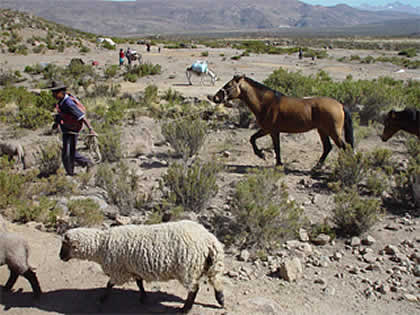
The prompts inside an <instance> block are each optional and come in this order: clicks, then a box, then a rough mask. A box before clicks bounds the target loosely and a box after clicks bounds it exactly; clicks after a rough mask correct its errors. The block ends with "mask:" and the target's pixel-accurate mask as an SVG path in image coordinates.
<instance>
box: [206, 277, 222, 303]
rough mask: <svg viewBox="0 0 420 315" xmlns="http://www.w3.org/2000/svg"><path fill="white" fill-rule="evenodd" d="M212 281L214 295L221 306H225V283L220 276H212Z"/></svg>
mask: <svg viewBox="0 0 420 315" xmlns="http://www.w3.org/2000/svg"><path fill="white" fill-rule="evenodd" d="M209 280H210V283H211V284H212V285H213V288H214V296H215V297H216V300H217V302H218V303H219V304H220V306H221V307H224V306H225V296H224V294H223V283H222V281H221V280H220V278H219V277H210V278H209Z"/></svg>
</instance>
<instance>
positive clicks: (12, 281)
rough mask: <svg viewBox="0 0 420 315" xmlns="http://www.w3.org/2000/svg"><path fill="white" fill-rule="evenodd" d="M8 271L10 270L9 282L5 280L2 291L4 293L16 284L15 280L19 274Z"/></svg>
mask: <svg viewBox="0 0 420 315" xmlns="http://www.w3.org/2000/svg"><path fill="white" fill-rule="evenodd" d="M9 270H10V276H9V280H7V282H6V285H5V286H4V289H5V290H6V291H10V290H11V289H12V288H13V286H14V285H15V283H16V280H17V278H18V277H19V273H17V272H16V271H14V270H12V269H10V268H9Z"/></svg>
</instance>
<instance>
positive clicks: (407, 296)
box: [403, 293, 420, 302]
mask: <svg viewBox="0 0 420 315" xmlns="http://www.w3.org/2000/svg"><path fill="white" fill-rule="evenodd" d="M403 297H404V299H405V300H407V301H409V302H418V301H420V298H419V297H417V296H415V295H413V294H408V293H407V294H404V295H403Z"/></svg>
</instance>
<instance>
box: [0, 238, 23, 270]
mask: <svg viewBox="0 0 420 315" xmlns="http://www.w3.org/2000/svg"><path fill="white" fill-rule="evenodd" d="M28 257H29V245H28V242H27V241H26V240H25V239H23V238H22V237H21V236H20V235H18V234H16V233H8V232H4V233H0V266H2V265H4V264H11V265H13V268H14V270H15V271H17V272H18V273H19V274H23V273H24V272H25V271H27V270H28V269H30V266H29V264H28ZM9 266H10V265H9Z"/></svg>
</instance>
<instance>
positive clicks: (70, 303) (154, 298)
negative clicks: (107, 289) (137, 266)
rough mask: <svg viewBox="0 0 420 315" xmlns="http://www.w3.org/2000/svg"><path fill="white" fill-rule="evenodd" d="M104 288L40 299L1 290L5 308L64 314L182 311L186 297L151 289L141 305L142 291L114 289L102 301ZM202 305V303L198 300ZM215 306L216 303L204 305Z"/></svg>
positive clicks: (53, 293) (54, 293)
mask: <svg viewBox="0 0 420 315" xmlns="http://www.w3.org/2000/svg"><path fill="white" fill-rule="evenodd" d="M103 293H104V289H103V288H95V289H60V290H55V291H49V292H44V293H43V295H42V296H41V299H40V300H39V301H35V300H34V299H33V296H32V292H19V291H18V292H14V293H6V292H2V294H1V300H0V304H2V305H4V308H3V310H4V311H7V310H9V309H12V308H38V309H40V310H44V311H48V312H57V313H61V314H75V313H77V314H81V313H102V314H130V313H136V314H163V313H164V314H168V313H170V314H172V313H176V312H177V311H179V307H182V306H183V304H184V300H183V299H182V298H180V297H178V296H174V295H172V294H168V293H165V292H148V297H147V301H146V303H144V304H141V303H140V301H139V293H138V292H137V291H134V290H127V289H118V288H116V289H113V291H112V294H111V296H110V297H109V299H108V301H106V302H105V303H103V304H100V303H99V298H100V296H101V295H102V294H103ZM166 302H176V303H179V306H178V305H177V306H176V307H175V306H167V305H163V304H162V303H166ZM197 304H199V303H197ZM201 305H202V306H204V307H210V308H212V307H216V305H204V304H201Z"/></svg>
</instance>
